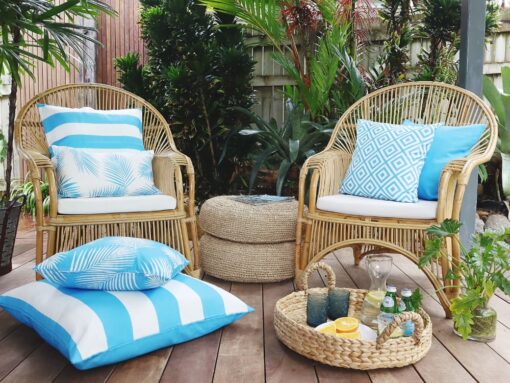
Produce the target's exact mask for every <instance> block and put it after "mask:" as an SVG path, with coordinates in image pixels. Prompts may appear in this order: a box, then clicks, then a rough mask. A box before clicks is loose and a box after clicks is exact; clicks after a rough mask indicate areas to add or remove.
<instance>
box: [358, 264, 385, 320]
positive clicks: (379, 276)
mask: <svg viewBox="0 0 510 383" xmlns="http://www.w3.org/2000/svg"><path fill="white" fill-rule="evenodd" d="M365 261H366V263H367V269H368V275H369V276H370V288H369V289H368V292H367V295H366V296H365V300H364V301H363V306H362V307H361V316H360V319H361V322H362V323H363V324H365V325H367V326H368V327H371V328H372V329H374V330H377V327H378V322H377V316H378V315H379V311H380V308H381V302H382V301H383V299H384V295H385V294H386V280H387V279H388V276H389V275H390V272H391V267H392V266H393V259H392V258H391V256H390V255H378V254H373V255H368V256H367V257H366V258H365Z"/></svg>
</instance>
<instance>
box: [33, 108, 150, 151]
mask: <svg viewBox="0 0 510 383" xmlns="http://www.w3.org/2000/svg"><path fill="white" fill-rule="evenodd" d="M37 106H38V109H39V115H40V117H41V122H42V125H43V128H44V132H45V133H46V139H47V140H48V145H49V146H50V149H51V147H52V146H53V145H56V146H68V147H72V148H88V149H91V148H94V149H134V150H144V146H143V140H142V110H141V109H139V108H137V109H121V110H95V109H92V108H79V109H74V108H65V107H62V106H55V105H45V104H38V105H37Z"/></svg>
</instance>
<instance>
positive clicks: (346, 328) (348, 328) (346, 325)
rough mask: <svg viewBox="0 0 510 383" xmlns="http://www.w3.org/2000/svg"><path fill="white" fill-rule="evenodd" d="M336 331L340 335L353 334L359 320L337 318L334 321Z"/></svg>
mask: <svg viewBox="0 0 510 383" xmlns="http://www.w3.org/2000/svg"><path fill="white" fill-rule="evenodd" d="M335 326H336V331H337V332H340V333H344V332H353V331H356V330H357V329H358V327H359V320H357V319H356V318H352V317H343V318H338V319H337V320H336V321H335Z"/></svg>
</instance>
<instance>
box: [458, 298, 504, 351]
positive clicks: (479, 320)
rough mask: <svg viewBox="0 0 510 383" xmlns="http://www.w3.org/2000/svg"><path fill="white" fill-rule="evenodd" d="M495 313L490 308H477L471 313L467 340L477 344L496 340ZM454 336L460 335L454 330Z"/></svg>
mask: <svg viewBox="0 0 510 383" xmlns="http://www.w3.org/2000/svg"><path fill="white" fill-rule="evenodd" d="M497 319H498V317H497V313H496V310H494V309H493V308H492V307H489V306H483V307H478V308H477V309H475V311H474V312H473V324H472V325H471V334H470V335H469V336H468V339H469V340H475V341H478V342H490V341H493V340H494V339H495V338H496V324H497ZM454 331H455V334H457V335H459V336H460V334H459V333H458V332H457V330H456V329H455V328H454Z"/></svg>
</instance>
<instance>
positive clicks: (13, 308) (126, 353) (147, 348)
mask: <svg viewBox="0 0 510 383" xmlns="http://www.w3.org/2000/svg"><path fill="white" fill-rule="evenodd" d="M0 306H1V307H3V308H4V309H5V310H6V311H8V312H9V313H11V314H12V315H13V316H14V317H15V318H16V319H18V320H19V321H20V322H22V323H24V324H26V325H27V326H29V327H32V328H33V329H34V330H35V331H37V332H38V333H39V335H41V337H42V338H44V339H45V340H46V341H47V342H48V343H50V344H51V345H52V346H54V347H55V348H57V349H58V350H59V351H60V352H61V353H62V354H63V355H64V356H65V357H67V358H68V359H69V361H70V362H71V363H72V364H73V365H74V366H75V367H77V368H79V369H88V368H93V367H97V366H101V365H105V364H110V363H116V362H120V361H123V360H126V359H129V358H133V357H136V356H139V355H142V354H145V353H148V352H151V351H154V350H157V349H160V348H163V347H168V346H171V345H173V344H177V343H182V342H186V341H188V340H191V339H194V338H197V337H200V336H202V335H205V334H207V333H209V332H212V331H214V330H216V329H218V328H220V327H223V326H225V325H227V324H230V323H232V322H234V321H235V320H237V319H239V318H241V317H243V316H244V315H246V314H247V313H249V312H251V311H253V309H252V308H251V307H249V306H247V305H246V304H245V303H244V302H242V301H241V300H240V299H238V298H236V297H235V296H233V295H232V294H230V293H228V292H226V291H225V290H222V289H220V288H219V287H216V286H213V285H211V284H209V283H206V282H203V281H200V280H198V279H194V278H192V277H189V276H186V275H183V274H179V275H177V276H176V277H175V278H174V279H172V280H171V281H169V282H168V283H166V284H165V285H163V286H161V287H158V288H156V289H152V290H145V291H115V292H111V291H98V290H79V289H69V288H64V287H58V286H56V285H53V284H51V283H50V282H47V281H39V282H32V283H29V284H26V285H24V286H21V287H19V288H16V289H14V290H11V291H9V292H7V293H5V294H3V295H1V296H0Z"/></svg>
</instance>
